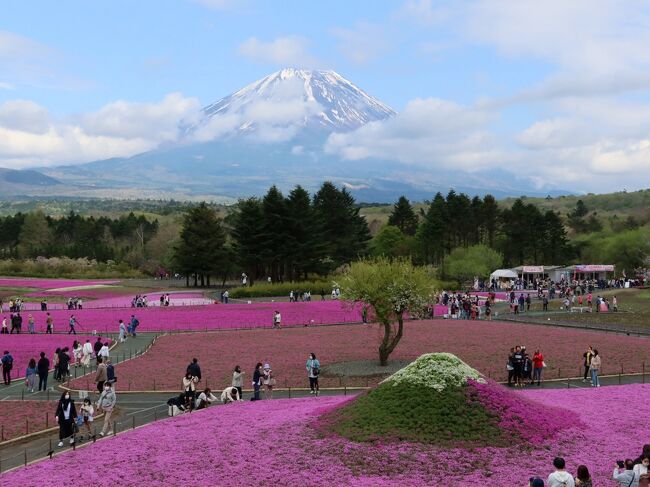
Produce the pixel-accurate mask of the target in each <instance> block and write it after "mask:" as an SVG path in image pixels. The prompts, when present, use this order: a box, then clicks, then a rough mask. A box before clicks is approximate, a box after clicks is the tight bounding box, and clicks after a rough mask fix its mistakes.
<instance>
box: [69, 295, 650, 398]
mask: <svg viewBox="0 0 650 487" xmlns="http://www.w3.org/2000/svg"><path fill="white" fill-rule="evenodd" d="M286 304H287V306H292V304H291V303H286ZM299 305H300V303H299V304H298V305H297V306H299ZM163 311H166V310H163ZM141 320H142V319H141ZM382 336H383V331H382V330H381V328H380V327H379V326H378V325H375V324H368V325H363V324H353V325H343V326H317V327H308V328H305V327H297V328H291V329H282V330H271V329H268V330H233V331H224V332H215V333H207V334H206V333H192V334H174V335H172V336H162V337H159V338H158V340H157V341H156V343H155V344H154V346H153V347H152V348H151V349H150V350H149V351H148V352H147V353H146V354H144V355H143V356H142V357H139V358H137V359H135V360H129V361H128V362H124V364H119V365H117V366H116V369H117V371H118V375H119V377H120V381H121V384H122V386H125V385H126V384H128V383H129V382H130V383H131V388H132V389H134V390H135V389H138V390H141V389H146V390H148V389H152V388H153V381H154V379H155V381H156V387H157V388H160V389H162V388H165V389H169V390H176V389H177V388H178V384H179V381H180V378H181V377H182V376H183V374H184V372H185V367H187V364H188V363H189V362H190V360H191V359H192V357H197V358H198V359H199V362H200V363H201V367H202V370H203V375H204V377H207V379H208V382H209V385H210V386H213V387H217V385H221V386H224V385H227V384H229V383H230V377H231V374H232V369H233V367H234V366H235V365H237V364H239V365H241V367H242V369H243V370H244V371H246V373H247V374H248V377H250V374H252V372H253V367H254V365H255V363H257V362H258V361H261V362H263V363H265V362H270V363H271V366H272V367H273V370H274V372H275V374H276V377H277V380H278V386H279V387H280V386H281V387H285V386H292V387H297V386H299V387H305V386H307V385H308V382H307V375H306V371H305V361H306V360H307V355H308V354H309V353H310V352H314V353H315V354H316V356H317V357H318V359H319V360H320V361H321V364H322V365H323V367H324V370H325V372H326V371H327V366H328V364H332V363H338V362H349V361H357V360H377V348H378V346H379V343H380V340H381V337H382ZM589 344H591V345H594V346H595V347H596V348H598V350H599V351H600V353H601V356H602V357H603V371H604V372H605V373H618V372H620V370H621V364H623V367H624V370H625V371H626V372H641V370H642V367H643V362H644V361H645V362H646V363H650V347H648V344H647V342H646V341H645V339H640V338H635V337H627V336H618V335H610V334H604V333H598V332H589V331H583V330H570V329H562V328H552V327H544V326H535V325H522V324H514V323H499V322H476V321H460V320H458V321H456V320H453V321H452V320H444V321H443V320H433V321H409V322H407V323H406V324H405V333H404V337H403V338H402V340H401V341H400V342H399V344H398V345H397V348H396V349H395V351H394V352H393V353H392V354H391V360H413V359H415V358H417V357H419V356H420V355H422V354H424V353H430V352H450V353H453V354H455V355H457V356H458V357H459V358H461V359H462V360H463V361H465V362H466V363H468V364H469V365H471V366H472V367H474V368H475V369H477V370H479V371H480V372H482V373H483V374H484V375H486V376H491V377H492V378H494V379H495V380H499V381H501V380H506V379H507V372H506V361H507V355H508V350H509V348H510V347H512V346H514V345H527V346H528V350H529V351H530V352H533V351H534V350H535V348H537V347H539V348H540V349H541V350H542V352H543V353H544V358H545V360H546V364H547V366H548V367H547V368H545V369H544V372H543V375H542V377H543V378H544V377H548V378H557V377H558V375H561V376H562V377H567V376H576V375H578V374H579V373H580V374H582V360H583V359H582V352H583V351H584V350H585V349H586V347H587V345H589ZM161 364H164V370H165V372H164V373H161V372H160V370H161ZM558 372H559V374H558ZM378 380H379V378H370V379H369V383H370V384H373V383H377V382H378ZM342 383H347V385H360V386H365V385H366V378H365V377H364V378H350V379H348V380H347V381H346V382H341V381H339V379H338V378H335V377H334V378H330V377H327V376H322V377H321V386H323V387H324V386H327V387H333V386H340V385H341V384H342ZM73 384H74V385H76V387H78V388H85V387H86V384H85V382H76V383H73ZM244 385H245V386H246V387H250V381H248V380H247V381H246V383H245V384H244Z"/></svg>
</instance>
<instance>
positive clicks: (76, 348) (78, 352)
mask: <svg viewBox="0 0 650 487" xmlns="http://www.w3.org/2000/svg"><path fill="white" fill-rule="evenodd" d="M72 356H73V357H74V366H75V368H77V367H79V366H80V365H81V358H82V357H83V345H82V344H81V342H78V341H77V340H75V341H74V343H73V344H72Z"/></svg>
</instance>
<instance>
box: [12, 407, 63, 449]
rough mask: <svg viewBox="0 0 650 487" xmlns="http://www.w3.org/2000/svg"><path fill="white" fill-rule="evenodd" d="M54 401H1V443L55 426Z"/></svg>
mask: <svg viewBox="0 0 650 487" xmlns="http://www.w3.org/2000/svg"><path fill="white" fill-rule="evenodd" d="M55 411H56V401H50V402H47V401H31V400H30V401H2V402H1V403H0V424H2V426H3V428H2V430H3V441H6V440H11V439H12V438H17V437H18V436H22V435H25V434H28V433H35V432H37V431H41V430H43V429H45V427H46V425H47V426H48V427H50V428H51V427H52V426H54V425H55V420H54V417H55Z"/></svg>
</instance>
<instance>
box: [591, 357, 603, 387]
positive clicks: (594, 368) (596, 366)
mask: <svg viewBox="0 0 650 487" xmlns="http://www.w3.org/2000/svg"><path fill="white" fill-rule="evenodd" d="M602 364H603V362H602V359H601V358H600V355H598V350H594V356H593V358H592V359H591V364H590V365H589V370H590V371H591V386H592V387H600V380H599V379H598V372H599V371H600V368H601V367H602Z"/></svg>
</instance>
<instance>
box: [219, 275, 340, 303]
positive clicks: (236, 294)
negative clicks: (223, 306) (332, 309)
mask: <svg viewBox="0 0 650 487" xmlns="http://www.w3.org/2000/svg"><path fill="white" fill-rule="evenodd" d="M321 289H322V290H324V291H325V293H326V294H330V293H331V292H332V281H324V280H318V281H296V282H278V283H273V284H268V283H263V284H255V285H253V286H243V287H236V288H234V289H232V290H230V297H231V298H235V299H238V298H274V297H278V296H282V297H286V296H289V293H290V292H291V291H293V292H294V293H295V292H298V293H299V292H306V291H311V294H312V296H314V297H315V296H318V295H319V294H320V292H321Z"/></svg>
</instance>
